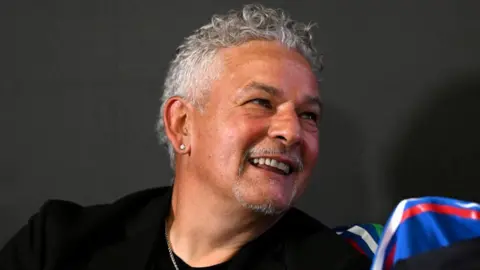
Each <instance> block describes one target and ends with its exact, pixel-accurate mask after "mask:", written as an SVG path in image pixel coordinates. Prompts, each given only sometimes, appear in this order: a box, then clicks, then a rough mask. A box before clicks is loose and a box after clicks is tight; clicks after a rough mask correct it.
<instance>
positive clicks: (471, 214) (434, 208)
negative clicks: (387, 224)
mask: <svg viewBox="0 0 480 270" xmlns="http://www.w3.org/2000/svg"><path fill="white" fill-rule="evenodd" d="M425 212H435V213H439V214H446V215H454V216H457V217H461V218H468V219H474V220H480V211H476V210H472V209H464V208H459V207H455V206H451V205H440V204H433V203H421V204H417V205H415V206H412V207H410V208H408V209H407V210H405V212H403V216H402V222H403V221H405V220H406V219H409V218H411V217H414V216H416V215H419V214H421V213H425Z"/></svg>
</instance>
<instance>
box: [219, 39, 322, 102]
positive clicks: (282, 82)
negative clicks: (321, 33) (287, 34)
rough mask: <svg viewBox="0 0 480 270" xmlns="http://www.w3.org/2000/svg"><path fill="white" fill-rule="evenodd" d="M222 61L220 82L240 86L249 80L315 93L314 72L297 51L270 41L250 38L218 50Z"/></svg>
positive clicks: (315, 80)
mask: <svg viewBox="0 0 480 270" xmlns="http://www.w3.org/2000/svg"><path fill="white" fill-rule="evenodd" d="M219 55H220V57H221V58H222V60H223V62H224V70H223V72H222V75H221V77H222V78H220V81H223V83H229V84H233V85H232V86H234V87H242V86H245V85H246V84H248V83H250V82H251V81H257V82H261V83H264V84H268V85H272V86H274V87H278V88H281V89H291V90H296V91H300V90H301V91H300V92H308V94H309V95H312V94H316V95H318V85H317V79H316V76H315V74H314V73H313V72H312V69H311V66H310V64H309V63H308V61H307V60H306V59H305V58H304V57H303V56H302V55H301V54H300V53H298V52H297V51H295V50H292V49H288V48H286V47H285V46H283V45H282V44H280V43H277V42H273V41H250V42H248V43H245V44H242V45H241V46H237V47H232V48H225V49H222V50H221V51H220V52H219Z"/></svg>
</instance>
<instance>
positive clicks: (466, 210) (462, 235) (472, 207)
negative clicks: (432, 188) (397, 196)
mask: <svg viewBox="0 0 480 270" xmlns="http://www.w3.org/2000/svg"><path fill="white" fill-rule="evenodd" d="M475 237H480V205H478V204H476V203H472V202H466V201H461V200H456V199H451V198H443V197H422V198H417V199H407V200H404V201H402V202H400V203H399V204H398V205H397V207H396V209H395V211H394V212H393V213H392V215H391V216H390V218H389V220H388V222H387V224H386V226H385V230H384V232H383V235H382V238H381V241H380V243H379V245H378V248H377V251H376V253H375V256H374V260H373V265H372V270H379V269H387V270H388V269H390V268H391V267H392V266H393V265H395V263H396V262H397V261H399V260H402V259H407V258H410V257H412V256H415V255H418V254H421V253H425V252H427V251H430V250H435V249H438V248H441V247H446V246H449V245H451V244H452V243H455V242H458V241H462V240H467V239H472V238H475Z"/></svg>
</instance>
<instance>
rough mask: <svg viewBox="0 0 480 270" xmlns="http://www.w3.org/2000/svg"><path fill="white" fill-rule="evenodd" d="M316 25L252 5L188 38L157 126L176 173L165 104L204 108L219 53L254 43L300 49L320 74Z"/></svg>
mask: <svg viewBox="0 0 480 270" xmlns="http://www.w3.org/2000/svg"><path fill="white" fill-rule="evenodd" d="M312 26H313V24H304V23H301V22H297V21H294V20H292V19H291V18H290V17H289V15H288V14H286V13H285V11H283V10H280V9H271V8H266V7H264V6H262V5H259V4H251V5H245V6H244V7H243V9H242V10H240V11H236V10H231V11H229V12H228V13H227V14H224V15H214V16H213V17H212V19H211V21H210V23H209V24H206V25H204V26H202V27H201V28H199V29H197V30H196V31H194V32H193V34H192V35H190V36H188V37H187V38H185V40H184V42H183V43H182V44H181V45H180V46H179V47H178V49H177V54H176V56H175V58H174V59H173V61H172V62H171V63H170V66H169V69H168V72H167V75H166V79H165V83H164V89H163V96H162V99H161V102H162V106H161V109H160V116H159V118H158V122H157V125H156V129H157V132H158V136H159V140H160V142H161V143H162V144H164V145H165V146H166V147H167V150H168V154H169V156H170V166H171V167H172V169H173V171H174V172H175V151H174V148H173V146H172V144H171V143H170V141H169V139H168V137H167V135H166V134H165V126H164V122H163V114H164V105H165V102H166V101H167V100H168V99H169V98H171V97H174V96H179V97H182V98H185V99H186V100H187V101H189V102H191V103H192V104H193V105H194V106H196V107H197V108H198V109H201V107H202V100H203V99H202V98H203V97H204V96H205V95H206V94H208V92H207V91H205V90H207V89H208V87H209V82H211V81H212V80H213V79H215V76H216V75H217V74H218V73H219V70H218V68H217V67H216V66H218V65H215V55H216V53H217V51H218V50H219V49H221V48H228V47H233V46H239V45H241V44H244V43H246V42H248V41H252V40H271V41H278V42H280V43H281V44H283V45H285V46H286V47H288V48H292V49H295V50H297V51H298V52H299V53H300V54H301V55H303V56H304V57H305V59H306V60H307V61H308V62H309V63H310V65H311V67H312V71H314V72H315V73H317V74H319V73H320V71H321V70H322V68H323V64H322V61H321V55H319V54H318V53H317V50H316V49H315V47H314V45H313V35H312V30H311V29H312Z"/></svg>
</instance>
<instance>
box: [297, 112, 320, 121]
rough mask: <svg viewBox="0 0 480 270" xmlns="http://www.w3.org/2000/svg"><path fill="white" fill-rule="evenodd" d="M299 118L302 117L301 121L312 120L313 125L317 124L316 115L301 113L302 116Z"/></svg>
mask: <svg viewBox="0 0 480 270" xmlns="http://www.w3.org/2000/svg"><path fill="white" fill-rule="evenodd" d="M301 117H302V118H303V119H307V120H312V121H313V122H315V123H317V120H318V116H317V114H315V113H312V112H305V113H302V114H301Z"/></svg>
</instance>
